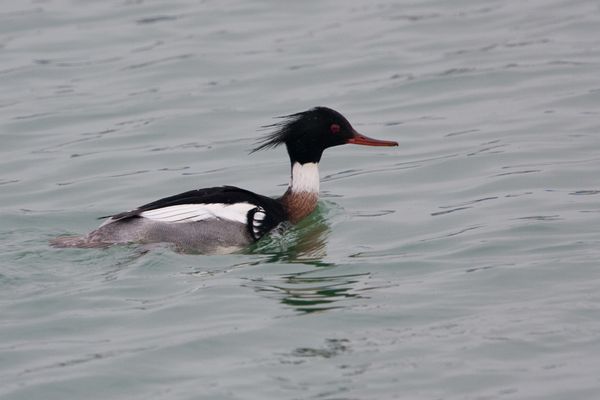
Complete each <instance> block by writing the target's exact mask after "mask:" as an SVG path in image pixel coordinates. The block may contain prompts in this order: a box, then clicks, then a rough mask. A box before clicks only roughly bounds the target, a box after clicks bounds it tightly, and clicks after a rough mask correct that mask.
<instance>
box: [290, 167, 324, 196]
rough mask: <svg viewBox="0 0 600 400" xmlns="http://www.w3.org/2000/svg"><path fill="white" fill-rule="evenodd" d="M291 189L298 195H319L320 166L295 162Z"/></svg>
mask: <svg viewBox="0 0 600 400" xmlns="http://www.w3.org/2000/svg"><path fill="white" fill-rule="evenodd" d="M289 188H290V189H291V191H292V192H296V193H299V192H308V193H319V164H318V163H306V164H300V163H299V162H295V163H294V165H292V178H291V180H290V187H289Z"/></svg>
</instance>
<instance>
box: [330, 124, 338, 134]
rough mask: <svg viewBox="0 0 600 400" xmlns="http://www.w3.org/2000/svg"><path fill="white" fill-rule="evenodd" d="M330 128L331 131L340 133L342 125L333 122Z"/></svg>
mask: <svg viewBox="0 0 600 400" xmlns="http://www.w3.org/2000/svg"><path fill="white" fill-rule="evenodd" d="M329 130H330V131H331V133H340V126H339V125H338V124H331V126H330V127H329Z"/></svg>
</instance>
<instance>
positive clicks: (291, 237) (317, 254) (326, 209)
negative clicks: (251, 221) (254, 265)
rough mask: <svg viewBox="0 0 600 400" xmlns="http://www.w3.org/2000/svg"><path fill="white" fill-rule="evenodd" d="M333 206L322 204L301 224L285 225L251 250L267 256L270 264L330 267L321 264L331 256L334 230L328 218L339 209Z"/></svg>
mask: <svg viewBox="0 0 600 400" xmlns="http://www.w3.org/2000/svg"><path fill="white" fill-rule="evenodd" d="M335 207H336V206H335V205H334V204H332V203H329V202H327V203H320V204H319V206H318V207H317V209H316V210H315V212H314V213H312V214H311V215H310V216H309V217H307V218H305V219H304V220H303V221H301V222H300V223H298V224H297V225H293V226H290V225H288V224H284V225H282V226H281V227H280V228H281V229H280V230H279V231H277V232H274V233H273V234H271V236H269V237H265V238H264V239H263V240H262V241H260V242H258V243H257V245H256V246H255V247H254V248H252V249H251V251H252V252H253V253H260V254H267V255H268V256H269V257H268V258H267V259H266V260H264V261H266V262H278V261H284V262H292V263H304V264H312V265H316V266H327V265H329V264H327V263H325V262H323V261H321V260H322V259H323V258H324V257H325V256H326V255H327V237H328V235H329V232H330V231H331V228H330V226H329V222H328V219H329V217H330V216H331V214H332V213H333V211H334V210H335Z"/></svg>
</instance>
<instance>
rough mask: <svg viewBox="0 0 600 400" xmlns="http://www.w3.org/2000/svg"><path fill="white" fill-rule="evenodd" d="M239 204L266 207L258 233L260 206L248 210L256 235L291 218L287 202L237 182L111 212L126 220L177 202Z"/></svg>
mask: <svg viewBox="0 0 600 400" xmlns="http://www.w3.org/2000/svg"><path fill="white" fill-rule="evenodd" d="M214 203H221V204H235V203H249V204H254V205H256V206H257V207H261V208H262V209H263V210H264V211H265V218H264V220H263V221H262V223H261V225H260V227H259V232H258V233H255V232H254V231H253V227H252V220H253V216H254V213H255V212H256V211H257V210H256V209H251V210H250V211H248V221H249V224H248V229H249V231H250V234H251V236H252V237H254V238H255V239H258V238H260V237H261V236H262V235H264V234H265V233H267V232H269V231H270V230H271V229H273V228H274V227H276V226H277V225H278V224H279V223H281V222H283V221H285V220H286V219H287V214H286V212H285V209H284V208H283V205H282V204H281V203H280V202H279V201H278V200H275V199H272V198H270V197H267V196H262V195H260V194H256V193H254V192H250V191H249V190H245V189H240V188H238V187H235V186H219V187H211V188H203V189H196V190H190V191H188V192H184V193H180V194H176V195H174V196H169V197H165V198H163V199H160V200H156V201H153V202H152V203H148V204H144V205H143V206H140V207H138V208H136V209H135V210H131V211H126V212H122V213H119V214H115V215H113V216H111V218H112V219H113V221H123V220H126V219H129V218H138V217H139V216H140V214H141V213H143V212H144V211H149V210H156V209H158V208H164V207H170V206H177V205H183V204H214Z"/></svg>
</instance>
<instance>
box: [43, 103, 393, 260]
mask: <svg viewBox="0 0 600 400" xmlns="http://www.w3.org/2000/svg"><path fill="white" fill-rule="evenodd" d="M283 118H284V120H283V122H281V123H278V124H274V125H272V127H274V128H275V131H274V132H273V133H271V134H268V135H266V136H265V137H263V138H262V139H261V140H260V142H259V144H258V147H256V148H255V149H254V150H252V152H255V151H258V150H262V149H268V148H272V147H276V146H279V145H281V144H285V146H286V148H287V151H288V154H289V156H290V162H291V167H292V172H291V179H290V184H289V187H288V188H287V190H286V192H285V193H284V194H283V196H282V197H280V198H277V199H273V198H270V197H266V196H262V195H259V194H256V193H253V192H250V191H248V190H244V189H240V188H237V187H234V186H222V187H212V188H205V189H197V190H191V191H189V192H185V193H181V194H177V195H175V196H171V197H165V198H164V199H160V200H157V201H154V202H152V203H148V204H145V205H143V206H141V207H138V208H136V209H135V210H132V211H126V212H123V213H120V214H115V215H113V216H111V217H110V218H108V219H107V220H106V221H105V222H104V223H103V224H102V225H100V227H99V228H98V229H96V230H94V231H92V232H90V233H89V234H88V235H86V236H83V237H60V238H57V239H55V240H54V241H53V244H54V245H56V246H58V247H101V246H106V245H109V244H116V243H172V244H174V245H176V246H177V247H179V248H182V249H185V250H195V251H200V252H210V251H214V250H215V249H219V248H239V247H243V246H246V245H248V244H250V243H253V242H255V241H257V240H259V239H260V238H261V237H263V236H264V235H266V234H267V233H269V232H270V231H271V230H272V229H273V228H275V227H276V226H277V225H279V224H280V223H282V222H284V221H290V222H291V223H296V222H298V221H300V220H302V219H303V218H304V217H306V216H307V215H309V214H310V213H312V212H313V211H314V209H315V208H316V206H317V200H318V198H319V169H318V165H319V161H320V160H321V155H322V154H323V151H324V150H325V149H327V148H329V147H333V146H338V145H342V144H346V143H352V144H360V145H365V146H398V143H397V142H393V141H387V140H377V139H372V138H369V137H367V136H363V135H361V134H360V133H358V132H357V131H356V130H354V128H352V125H350V122H348V120H347V119H346V118H344V116H343V115H342V114H340V113H338V112H337V111H334V110H332V109H330V108H326V107H315V108H313V109H310V110H308V111H304V112H300V113H296V114H291V115H288V116H285V117H283Z"/></svg>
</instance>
